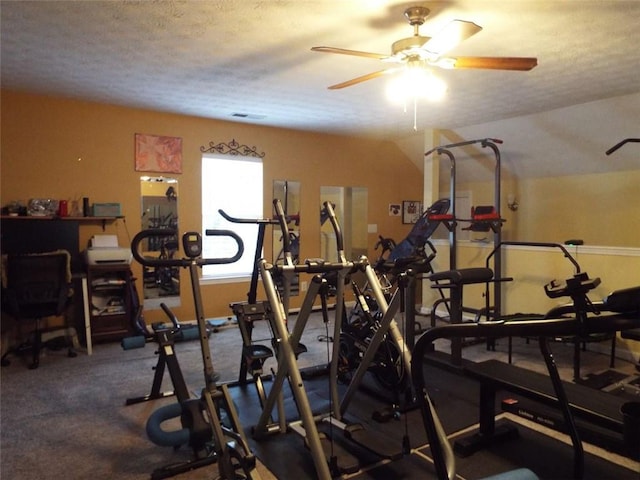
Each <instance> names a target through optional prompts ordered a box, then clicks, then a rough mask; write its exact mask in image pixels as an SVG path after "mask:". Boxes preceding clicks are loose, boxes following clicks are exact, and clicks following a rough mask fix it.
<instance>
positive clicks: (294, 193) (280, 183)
mask: <svg viewBox="0 0 640 480" xmlns="http://www.w3.org/2000/svg"><path fill="white" fill-rule="evenodd" d="M273 199H274V200H280V203H281V204H282V208H283V210H284V213H285V215H286V216H287V218H288V219H289V223H288V227H289V240H290V245H291V256H292V258H293V263H294V264H297V263H298V261H299V259H300V182H294V181H291V180H274V181H273ZM273 258H274V262H275V263H276V264H278V263H283V262H284V250H283V244H282V232H281V231H280V229H279V228H278V227H277V226H276V227H274V228H273ZM298 284H299V278H298V275H296V276H295V278H294V279H293V281H292V284H291V295H298V293H299V288H298V286H299V285H298Z"/></svg>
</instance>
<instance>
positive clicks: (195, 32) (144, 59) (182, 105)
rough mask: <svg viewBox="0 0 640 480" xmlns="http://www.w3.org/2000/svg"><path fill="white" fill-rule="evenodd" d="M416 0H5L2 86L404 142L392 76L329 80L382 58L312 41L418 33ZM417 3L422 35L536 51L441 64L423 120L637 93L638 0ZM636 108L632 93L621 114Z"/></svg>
mask: <svg viewBox="0 0 640 480" xmlns="http://www.w3.org/2000/svg"><path fill="white" fill-rule="evenodd" d="M414 4H416V2H398V1H383V0H378V1H373V0H369V1H365V0H349V1H344V0H313V1H305V0H291V1H286V0H282V1H275V0H274V1H251V0H215V1H213V0H212V1H180V0H174V1H153V2H152V1H143V2H134V1H89V2H83V1H44V2H39V1H28V2H24V1H15V2H14V1H2V2H1V4H0V7H1V10H0V15H1V30H0V34H1V43H2V45H1V72H2V77H1V82H2V87H3V88H8V89H16V90H23V91H30V92H37V93H44V94H53V95H60V96H65V97H71V98H77V99H85V100H90V101H97V102H103V103H110V104H116V105H125V106H133V107H140V108H147V109H153V110H160V111H167V112H175V113H180V114H186V115H194V116H200V117H206V118H214V119H221V120H227V121H236V122H245V123H253V124H259V125H268V126H275V127H285V128H293V129H301V130H308V131H317V132H329V133H337V134H345V135H358V136H370V137H375V138H381V139H387V140H394V141H398V142H402V141H403V139H406V138H409V137H412V136H415V135H416V134H417V133H416V130H415V129H414V111H413V108H412V106H409V108H408V109H407V111H405V109H403V108H402V107H401V106H394V105H391V104H390V103H388V102H387V100H386V98H385V94H384V90H385V83H386V81H387V77H386V76H385V77H384V78H378V79H375V80H371V81H368V82H365V83H362V84H359V85H355V86H352V87H349V88H345V89H342V90H335V91H330V90H328V89H327V86H329V85H332V84H335V83H339V82H342V81H345V80H348V79H351V78H354V77H358V76H361V75H364V74H366V73H369V72H373V71H376V70H380V69H381V68H384V67H385V65H384V64H382V63H381V62H380V61H379V60H375V59H368V58H361V57H352V56H343V55H331V54H326V53H317V52H312V51H310V48H311V47H313V46H319V45H325V46H335V47H341V48H347V49H354V50H364V51H369V52H377V53H383V54H386V53H389V52H390V46H391V44H392V43H393V42H394V41H396V40H398V39H401V38H404V37H408V36H411V34H412V33H413V30H412V28H411V27H410V26H409V25H408V23H407V21H406V19H405V18H404V16H403V12H404V10H405V9H406V7H407V6H409V5H414ZM418 4H420V5H424V6H427V7H428V8H430V10H431V14H430V16H429V18H428V19H427V22H426V23H425V25H423V27H422V28H421V31H420V32H421V34H422V35H427V36H432V35H433V34H435V33H436V32H437V31H438V30H439V29H441V28H442V27H443V26H444V25H445V24H446V23H448V22H449V21H451V20H453V19H463V20H469V21H473V22H475V23H477V24H479V25H481V26H482V27H483V30H482V31H481V32H480V33H478V34H476V35H474V36H473V37H471V38H469V39H467V40H466V41H464V42H463V43H462V44H460V45H459V46H458V47H456V48H455V49H454V50H453V51H451V52H450V54H451V55H452V56H455V55H474V56H476V55H477V56H533V57H537V58H538V63H539V64H538V66H537V67H536V68H534V69H533V70H532V71H530V72H503V71H490V70H438V71H437V74H438V75H439V76H440V77H441V78H443V79H444V80H445V81H446V83H447V84H448V92H447V96H446V98H445V100H444V101H442V102H440V103H425V102H420V103H419V104H418V105H417V110H416V114H417V115H416V124H417V127H418V129H417V130H418V132H420V131H422V130H425V129H431V128H437V129H460V128H463V127H469V126H473V125H483V124H487V123H490V122H498V123H499V124H500V125H503V126H505V127H508V126H509V121H508V119H511V118H513V117H522V116H526V115H535V114H541V113H542V112H549V111H552V110H558V109H563V108H565V107H570V106H573V105H579V104H586V103H589V102H597V101H601V100H603V99H609V98H615V97H622V96H625V95H629V94H633V93H637V92H639V91H640V80H639V79H640V48H638V45H640V28H638V19H640V2H639V1H609V0H607V1H599V0H590V1H581V0H572V1H560V2H559V1H557V0H532V1H528V0H511V1H508V2H505V1H482V0H452V1H438V2H419V3H418ZM632 98H636V99H637V97H632ZM639 111H640V108H639V107H638V105H636V106H635V110H633V111H632V112H631V115H632V116H631V118H636V120H637V118H639V117H640V115H638V112H639ZM577 120H579V119H577ZM500 122H502V123H500ZM636 123H637V122H636ZM471 130H473V129H471ZM635 136H640V132H637V134H636V135H635ZM617 140H618V138H615V139H612V142H613V143H615V141H617ZM635 158H638V157H637V155H636V157H635ZM521 170H522V169H521ZM523 174H524V171H523Z"/></svg>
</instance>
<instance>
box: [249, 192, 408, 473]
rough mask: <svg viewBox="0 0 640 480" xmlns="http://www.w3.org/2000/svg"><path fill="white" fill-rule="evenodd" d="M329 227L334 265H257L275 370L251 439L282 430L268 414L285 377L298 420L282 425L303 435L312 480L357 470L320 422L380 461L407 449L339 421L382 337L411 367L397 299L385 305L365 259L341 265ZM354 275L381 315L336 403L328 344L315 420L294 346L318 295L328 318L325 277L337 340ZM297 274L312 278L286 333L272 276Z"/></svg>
mask: <svg viewBox="0 0 640 480" xmlns="http://www.w3.org/2000/svg"><path fill="white" fill-rule="evenodd" d="M274 208H275V209H276V216H277V217H278V220H279V222H280V227H281V229H282V230H283V233H284V234H283V238H284V239H285V242H287V239H288V235H286V230H287V224H286V219H285V216H284V212H283V211H282V206H281V205H280V203H279V201H277V200H276V201H274ZM325 208H327V211H328V212H329V215H330V218H333V220H332V222H333V221H335V214H333V213H332V206H331V205H330V204H328V203H325ZM334 229H335V230H336V240H337V245H338V249H339V252H338V259H339V260H338V262H326V261H324V260H321V259H314V260H307V261H305V262H304V263H301V264H297V265H294V264H293V263H291V262H285V263H284V264H282V265H273V264H269V263H268V262H266V261H265V260H264V259H261V260H260V261H259V262H258V264H259V268H260V275H261V277H262V283H263V286H264V289H265V292H266V294H267V298H268V300H269V303H270V305H271V310H272V312H273V316H272V318H271V322H272V330H273V332H274V334H275V335H277V337H276V338H277V341H278V345H279V349H278V354H277V359H278V369H277V372H276V375H275V377H274V379H273V384H272V386H271V390H270V391H269V395H268V396H267V398H266V401H265V404H264V408H263V410H262V412H261V415H260V418H259V419H258V422H257V424H256V425H255V426H254V428H253V435H254V437H255V438H257V439H262V438H265V437H266V436H268V435H270V434H274V433H279V432H282V431H283V429H282V428H281V424H274V423H272V422H271V415H272V410H273V408H274V406H275V405H276V401H277V399H278V397H279V395H281V393H282V388H283V383H284V381H285V379H287V380H288V381H289V387H290V389H291V392H292V394H293V397H294V400H295V404H296V407H297V409H298V413H299V415H300V418H299V420H297V421H293V422H289V423H288V424H287V427H288V429H290V430H292V431H294V432H296V433H297V434H299V435H301V436H303V438H304V441H305V445H306V446H307V447H308V448H309V450H310V452H311V455H312V458H313V462H314V466H315V468H316V473H317V475H318V477H319V478H321V479H323V480H325V479H330V478H332V476H334V475H339V474H344V473H353V472H354V471H356V470H357V469H358V468H359V462H358V460H357V459H356V458H354V457H353V456H352V455H350V454H349V453H348V452H346V451H343V450H342V449H339V448H338V445H337V444H335V443H334V442H332V438H331V437H330V436H329V435H327V434H325V433H321V432H320V431H319V425H320V424H322V425H327V426H328V427H329V428H330V429H331V428H333V429H336V430H340V431H342V432H343V433H344V436H345V438H346V439H348V440H349V441H351V442H354V443H356V444H358V445H359V446H360V447H363V448H365V449H367V450H369V451H371V452H375V453H376V454H377V455H379V456H380V457H383V458H388V459H397V458H399V457H401V456H402V454H403V452H404V451H407V450H408V446H407V445H406V444H405V445H403V446H402V447H398V448H396V446H394V445H389V442H387V441H386V440H385V439H383V438H377V437H376V436H372V435H369V434H367V432H366V430H364V428H363V426H362V425H359V424H347V423H345V422H344V414H345V412H346V410H347V409H348V407H349V404H350V402H351V400H352V399H353V395H354V393H355V391H356V390H357V389H358V387H359V385H360V382H361V381H362V377H363V375H364V373H365V372H366V371H367V370H368V368H369V366H370V365H371V362H372V360H373V357H374V355H375V353H376V352H377V350H378V348H379V346H380V345H381V343H382V342H383V339H384V336H385V335H389V336H390V337H391V338H392V340H393V341H394V342H395V343H396V345H397V346H398V351H400V352H402V361H403V363H404V365H405V368H407V369H408V368H409V365H410V364H411V355H410V352H409V350H408V348H406V346H404V343H403V339H402V335H401V334H400V332H399V330H398V328H397V325H396V323H395V321H394V319H393V316H394V315H395V314H396V313H397V312H398V310H399V307H400V303H401V302H400V296H399V295H398V294H397V293H396V294H394V296H393V297H392V299H391V301H390V303H389V304H387V301H386V298H385V296H384V294H383V292H382V289H381V288H380V285H379V282H378V279H377V276H376V274H375V272H374V270H373V268H372V267H371V265H370V264H369V263H368V261H367V260H366V258H365V257H363V258H361V259H360V260H359V261H357V262H353V261H347V260H346V259H345V257H344V250H343V247H342V245H343V244H342V236H341V232H340V230H339V227H338V226H337V222H336V223H335V225H334ZM356 271H361V272H364V274H365V276H366V278H367V281H368V282H369V284H370V286H371V288H372V291H373V292H374V295H375V299H376V302H377V303H378V305H380V308H381V311H382V312H383V318H382V319H381V320H380V328H379V329H378V330H377V331H376V333H375V334H374V335H373V337H372V339H371V342H370V345H369V348H368V349H367V350H366V352H364V355H363V357H362V360H361V363H360V365H359V366H358V368H357V370H356V371H355V373H354V375H353V379H352V381H351V383H350V384H349V385H348V387H347V390H346V392H345V394H344V395H343V397H342V399H340V397H339V393H338V389H337V376H338V368H339V365H338V361H339V356H340V355H339V347H340V345H339V342H334V343H333V350H332V354H331V359H330V368H329V380H328V381H329V390H330V401H329V412H328V413H327V412H325V413H323V414H320V415H318V416H316V415H314V413H313V411H312V409H311V405H310V402H309V398H308V395H307V392H306V390H305V385H304V381H303V378H302V374H301V372H300V369H299V367H298V363H297V358H296V355H295V352H296V348H297V346H298V343H299V341H300V338H301V336H302V333H303V331H304V328H305V326H306V323H307V320H308V318H309V315H310V313H311V311H312V308H313V306H314V303H315V300H316V299H317V297H320V301H321V305H322V309H323V315H327V316H328V312H327V298H328V295H329V283H328V281H327V279H326V278H325V276H326V275H328V274H333V275H335V277H336V280H335V282H334V285H335V294H334V296H335V319H336V320H335V322H334V335H333V338H339V336H340V327H341V321H340V320H341V318H342V315H343V311H344V289H345V283H346V281H345V280H346V278H347V277H348V276H349V275H350V274H352V273H354V272H356ZM297 273H305V274H312V275H313V277H312V279H311V281H310V283H309V290H308V291H307V294H306V295H305V298H304V299H303V303H302V306H301V307H300V312H299V314H298V316H297V318H296V321H295V326H294V328H293V331H292V332H291V333H289V331H288V330H287V325H286V318H287V316H288V313H289V312H288V311H287V309H286V308H285V305H286V304H287V300H286V299H285V298H283V297H282V296H281V294H280V292H279V291H278V289H277V288H276V285H275V282H274V278H275V277H279V278H284V279H285V286H286V281H287V279H288V278H290V277H291V276H292V275H294V274H297ZM284 291H285V292H286V291H287V289H286V288H285V289H284Z"/></svg>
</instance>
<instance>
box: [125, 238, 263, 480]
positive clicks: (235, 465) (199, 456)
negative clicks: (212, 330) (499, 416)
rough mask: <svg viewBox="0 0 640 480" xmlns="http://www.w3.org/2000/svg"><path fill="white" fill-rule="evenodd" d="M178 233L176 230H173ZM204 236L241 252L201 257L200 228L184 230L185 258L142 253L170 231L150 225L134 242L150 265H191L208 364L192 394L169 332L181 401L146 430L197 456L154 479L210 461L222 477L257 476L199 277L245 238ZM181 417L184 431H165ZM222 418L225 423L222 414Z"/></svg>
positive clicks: (164, 345) (166, 344) (166, 345)
mask: <svg viewBox="0 0 640 480" xmlns="http://www.w3.org/2000/svg"><path fill="white" fill-rule="evenodd" d="M169 233H173V234H175V232H169ZM205 233H206V235H212V236H223V237H230V238H231V239H232V240H234V241H235V242H236V244H237V252H236V254H235V255H234V256H232V257H229V258H201V255H202V237H201V235H200V234H199V233H198V232H186V233H185V234H184V235H183V237H182V246H183V249H184V253H185V258H168V259H159V258H155V259H153V258H145V257H144V256H143V255H141V254H140V252H139V246H140V243H141V242H142V240H144V239H145V238H148V237H153V236H159V235H160V236H162V235H167V234H168V232H167V229H150V230H143V231H141V232H140V233H138V234H137V235H136V236H135V237H134V238H133V240H132V242H131V251H132V254H133V257H134V258H135V259H136V260H137V261H138V262H139V263H140V264H142V265H143V266H147V267H154V268H156V267H180V268H188V269H189V273H190V280H191V286H192V291H193V300H194V305H195V310H196V317H197V325H198V332H199V336H200V347H201V348H200V349H201V352H202V362H203V365H204V380H205V386H204V387H203V389H202V393H201V396H200V397H199V398H190V395H189V391H188V388H187V386H186V382H185V381H184V377H183V375H182V372H181V370H180V366H179V364H178V361H177V357H176V356H175V351H174V350H173V341H172V339H171V338H170V330H167V331H166V335H168V336H167V337H166V338H164V337H163V342H159V345H160V348H161V349H163V351H164V354H165V357H166V358H167V359H168V360H167V366H168V367H169V370H170V373H171V379H172V382H173V384H174V389H175V394H176V397H177V399H178V402H177V403H174V404H170V405H166V406H164V407H160V408H159V409H157V410H156V411H155V412H153V413H152V414H151V416H150V417H149V419H148V420H147V426H146V429H147V434H148V436H149V438H150V439H151V441H153V442H154V443H155V444H157V445H160V446H172V447H174V448H177V447H179V446H180V445H183V444H188V445H189V446H190V447H191V449H192V450H193V459H192V460H190V461H187V462H183V463H178V464H173V465H168V466H166V467H163V468H160V469H157V470H155V471H154V472H153V474H152V476H151V478H152V479H154V480H155V479H161V478H167V477H171V476H173V475H177V474H179V473H183V472H187V471H190V470H193V469H196V468H200V467H203V466H206V465H210V464H212V463H217V464H218V469H219V478H221V479H241V478H242V479H253V480H259V479H260V475H259V473H258V472H257V470H256V468H255V466H256V460H255V456H254V455H253V454H252V452H251V450H250V448H249V445H248V443H247V440H246V437H245V435H244V432H243V429H242V426H241V424H240V420H239V417H238V413H237V411H236V409H235V405H234V403H233V399H232V398H231V395H230V393H229V391H228V389H227V386H226V385H224V384H223V385H217V383H216V382H217V379H218V375H217V373H216V372H215V371H214V368H213V363H212V361H211V351H210V348H209V341H208V339H209V335H208V331H207V326H206V323H205V317H204V310H203V306H202V296H201V292H200V288H199V281H198V268H201V267H202V266H203V265H217V264H224V263H233V262H235V261H237V260H238V259H240V257H241V256H242V254H243V252H244V245H243V243H242V240H241V238H240V237H239V236H238V235H237V234H235V233H234V232H232V231H230V230H206V232H205ZM178 416H179V417H180V421H181V424H182V427H183V428H182V429H181V430H177V431H171V432H167V431H165V430H163V429H162V426H161V424H162V422H164V421H166V420H169V419H171V418H175V417H178ZM223 416H224V423H223V421H222V417H223Z"/></svg>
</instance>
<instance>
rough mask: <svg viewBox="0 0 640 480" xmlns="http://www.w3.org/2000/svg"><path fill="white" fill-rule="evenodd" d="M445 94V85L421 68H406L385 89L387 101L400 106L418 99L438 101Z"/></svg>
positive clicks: (430, 72)
mask: <svg viewBox="0 0 640 480" xmlns="http://www.w3.org/2000/svg"><path fill="white" fill-rule="evenodd" d="M446 92H447V84H446V83H445V82H444V81H443V80H442V79H441V78H439V77H437V76H436V75H434V74H433V72H432V71H431V70H429V69H427V68H423V67H410V68H406V69H405V70H404V71H403V72H402V73H401V74H400V75H397V76H396V77H394V78H392V79H391V80H390V81H389V83H388V84H387V88H386V94H387V98H388V99H389V101H391V102H392V103H394V104H400V105H406V104H407V103H408V102H409V101H415V100H419V99H425V100H429V101H439V100H442V99H443V98H444V96H445V94H446Z"/></svg>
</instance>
